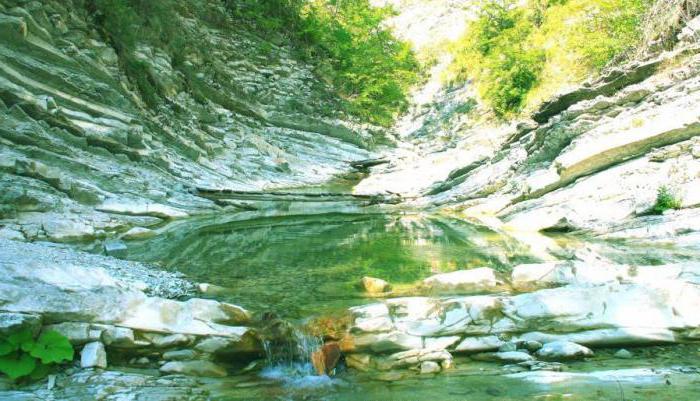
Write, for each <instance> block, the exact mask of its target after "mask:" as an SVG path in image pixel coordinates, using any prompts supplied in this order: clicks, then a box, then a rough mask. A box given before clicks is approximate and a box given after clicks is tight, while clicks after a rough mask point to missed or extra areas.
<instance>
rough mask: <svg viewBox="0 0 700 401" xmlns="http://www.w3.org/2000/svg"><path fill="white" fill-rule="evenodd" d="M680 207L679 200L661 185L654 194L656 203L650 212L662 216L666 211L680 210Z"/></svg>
mask: <svg viewBox="0 0 700 401" xmlns="http://www.w3.org/2000/svg"><path fill="white" fill-rule="evenodd" d="M681 206H682V202H681V200H680V199H679V198H678V197H676V195H674V194H673V192H672V191H671V190H670V189H669V188H668V187H667V186H665V185H662V186H661V187H659V189H658V191H657V193H656V203H655V204H654V206H653V207H652V212H653V213H655V214H662V213H663V212H665V211H666V210H671V209H680V208H681Z"/></svg>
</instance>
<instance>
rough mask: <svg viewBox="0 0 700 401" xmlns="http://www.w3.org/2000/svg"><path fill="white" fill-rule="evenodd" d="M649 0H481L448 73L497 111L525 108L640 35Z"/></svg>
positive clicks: (596, 68) (628, 46)
mask: <svg viewBox="0 0 700 401" xmlns="http://www.w3.org/2000/svg"><path fill="white" fill-rule="evenodd" d="M650 3H651V0H529V1H528V2H527V3H526V4H525V5H522V2H520V1H516V0H487V1H486V2H485V3H484V4H483V7H482V9H481V11H480V14H479V16H478V18H477V19H476V20H475V21H474V22H472V23H471V24H470V25H469V27H468V29H467V32H466V33H465V34H464V36H463V37H462V38H461V39H459V40H458V41H457V42H456V43H455V44H454V45H453V49H452V51H453V54H454V56H455V57H454V62H453V65H452V68H451V70H452V79H456V80H459V81H464V80H466V79H468V78H474V79H475V80H476V85H477V88H478V89H479V93H480V95H481V96H482V98H483V100H484V101H486V103H488V104H489V105H490V106H491V107H492V108H493V110H494V111H495V112H496V114H497V115H499V116H508V115H511V114H515V113H518V112H520V111H522V110H525V111H529V109H532V108H534V107H535V106H536V105H537V104H538V103H541V102H542V101H543V100H546V99H547V98H548V97H551V96H552V95H553V94H555V93H556V92H558V91H560V90H562V88H564V87H566V86H567V85H571V84H575V83H578V82H580V81H582V80H583V79H584V78H586V77H588V76H590V75H591V74H592V73H595V72H597V71H599V70H601V69H602V68H603V67H605V66H606V65H607V64H608V63H609V62H610V61H611V60H613V59H614V58H616V57H619V56H620V55H621V54H625V53H626V52H628V51H630V50H631V49H633V48H634V47H635V46H636V45H638V43H639V42H640V40H641V30H640V28H639V27H640V21H641V19H642V18H643V16H644V14H645V12H646V10H647V9H648V8H649V6H650Z"/></svg>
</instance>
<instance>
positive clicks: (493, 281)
mask: <svg viewBox="0 0 700 401" xmlns="http://www.w3.org/2000/svg"><path fill="white" fill-rule="evenodd" d="M422 284H423V286H425V287H427V288H429V289H431V290H444V291H492V290H496V289H498V288H499V286H501V285H502V284H503V283H502V282H500V281H499V280H498V279H497V278H496V273H495V272H494V271H493V269H490V268H488V267H480V268H477V269H469V270H458V271H455V272H451V273H442V274H436V275H434V276H431V277H428V278H426V279H425V280H423V283H422Z"/></svg>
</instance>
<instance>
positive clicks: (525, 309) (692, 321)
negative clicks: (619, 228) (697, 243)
mask: <svg viewBox="0 0 700 401" xmlns="http://www.w3.org/2000/svg"><path fill="white" fill-rule="evenodd" d="M544 266H545V267H547V269H549V270H547V271H548V272H552V271H553V270H552V269H554V271H556V269H557V268H563V269H568V270H566V271H567V272H568V273H569V274H568V275H567V274H562V275H560V276H557V275H554V276H552V277H558V278H557V279H556V280H547V279H544V280H541V281H543V282H544V283H550V284H554V283H556V285H558V286H559V287H557V288H550V289H540V290H537V291H534V292H530V293H524V294H520V295H477V296H454V297H438V298H429V297H413V298H396V299H389V300H385V301H383V302H380V303H375V304H370V305H366V306H359V307H355V308H351V309H350V312H351V314H352V316H353V323H352V324H351V326H350V329H349V331H348V333H347V335H346V336H345V338H344V339H343V341H342V342H341V346H342V347H343V350H344V351H345V352H346V353H349V354H357V355H367V356H366V357H362V358H360V357H353V358H350V359H349V360H352V361H353V362H351V363H349V364H350V365H352V364H355V365H357V366H362V367H363V368H369V367H377V368H382V367H384V368H387V366H389V367H391V368H393V367H396V366H411V365H412V364H413V365H415V363H414V359H412V358H405V357H404V355H414V354H415V355H431V356H433V355H445V356H444V358H445V359H451V357H450V358H448V357H447V356H446V355H449V354H450V353H460V352H461V353H468V354H471V355H473V357H474V358H475V359H479V360H493V361H502V362H513V363H520V362H528V361H532V360H533V356H531V355H530V354H529V353H530V352H535V357H536V358H541V359H544V360H566V359H576V358H582V357H587V356H591V355H592V352H591V351H590V350H589V349H588V348H586V347H584V346H583V345H588V346H596V347H598V346H616V345H618V346H619V345H641V344H650V343H663V342H668V343H674V342H683V341H688V340H692V339H694V338H696V337H697V332H698V328H700V312H699V311H698V309H697V307H696V306H697V304H698V302H700V291H699V290H698V286H697V280H698V276H697V272H698V271H699V270H698V268H700V265H698V264H687V265H682V266H674V265H669V266H653V267H643V266H641V267H636V268H630V267H628V266H613V267H610V266H608V268H609V269H610V271H608V270H607V269H605V268H601V269H600V271H602V272H605V274H599V275H596V274H595V272H596V271H597V270H596V267H595V266H591V269H592V270H593V272H592V273H588V274H586V273H585V272H584V269H585V266H583V265H579V266H578V268H577V269H576V270H575V271H574V273H572V271H571V270H570V268H571V266H570V265H568V264H566V263H563V264H554V265H544ZM542 269H543V267H542V266H540V265H528V266H524V267H522V268H520V269H517V268H516V269H515V271H514V273H513V276H514V277H518V278H519V280H520V281H519V283H520V285H527V286H530V287H532V286H535V285H541V284H542V283H539V282H538V283H537V284H535V283H533V282H532V281H528V280H525V279H524V277H525V276H526V275H525V274H523V271H524V270H525V271H529V270H535V271H537V272H538V274H535V275H533V277H535V276H538V275H539V271H540V270H542ZM534 280H535V279H534V278H533V281H534ZM540 288H541V287H540ZM581 344H583V345H581ZM488 351H492V352H488ZM495 351H498V352H495ZM485 352H486V353H485ZM363 358H365V359H366V360H365V359H363ZM367 358H368V359H367ZM436 358H437V357H436ZM394 360H401V361H403V362H402V364H398V365H397V364H391V363H388V362H387V361H394ZM363 361H364V362H363ZM417 361H422V359H421V357H420V356H419V357H418V359H417ZM416 363H417V362H416ZM532 366H535V365H532Z"/></svg>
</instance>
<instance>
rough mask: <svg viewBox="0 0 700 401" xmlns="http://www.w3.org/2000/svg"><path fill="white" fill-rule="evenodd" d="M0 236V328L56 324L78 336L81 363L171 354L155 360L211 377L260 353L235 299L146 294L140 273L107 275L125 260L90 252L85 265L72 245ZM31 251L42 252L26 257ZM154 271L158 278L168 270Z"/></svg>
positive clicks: (52, 326) (75, 340) (166, 369)
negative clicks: (69, 247) (47, 244)
mask: <svg viewBox="0 0 700 401" xmlns="http://www.w3.org/2000/svg"><path fill="white" fill-rule="evenodd" d="M0 241H4V242H3V246H2V247H1V250H0V253H1V254H2V257H0V275H2V277H3V280H2V281H0V330H2V331H3V332H7V333H10V332H16V331H19V330H23V329H24V328H30V329H31V330H33V331H35V332H38V331H39V330H40V329H41V330H45V331H46V330H54V331H57V332H59V333H61V334H63V335H65V336H66V337H68V339H69V340H70V341H71V343H72V344H73V345H74V346H76V347H80V346H82V345H83V344H85V345H84V346H83V348H82V351H81V354H80V355H81V357H80V358H81V366H82V367H84V368H91V367H99V368H105V367H107V361H108V360H110V361H112V360H114V361H117V363H120V361H128V360H129V359H130V358H131V359H133V360H135V361H136V363H137V364H149V363H150V361H151V359H149V358H146V359H144V357H143V355H148V356H149V357H150V358H154V359H155V360H158V359H162V360H168V361H172V362H167V363H166V364H165V365H163V367H162V368H161V369H162V371H163V372H166V373H184V374H193V375H200V376H216V377H219V376H225V375H226V374H227V373H226V372H227V371H226V368H225V366H226V364H227V363H229V362H232V361H238V362H240V361H245V360H248V359H250V358H254V357H258V356H259V355H261V353H262V344H261V340H260V338H259V337H258V335H257V333H256V332H255V330H253V329H252V328H250V327H249V325H250V324H251V317H250V313H249V312H248V311H246V310H245V309H243V308H241V307H239V306H236V305H232V304H226V303H221V302H217V301H214V300H205V299H198V298H191V299H189V300H187V301H175V300H170V299H166V298H162V297H156V296H149V295H147V294H145V293H144V292H143V291H142V290H141V289H140V288H142V287H143V281H134V282H130V281H123V280H121V278H117V277H115V272H119V269H116V268H115V266H112V265H113V264H116V265H117V266H119V265H120V264H122V263H125V262H122V261H119V260H116V259H109V258H105V257H100V256H91V257H89V258H88V260H94V261H97V262H98V263H96V264H94V265H92V266H90V265H87V266H89V267H85V266H86V264H84V263H83V262H84V261H85V260H83V259H81V255H82V254H78V253H76V252H73V251H67V250H60V251H59V250H55V252H54V253H53V254H52V253H51V252H50V251H49V250H48V249H44V247H43V246H41V245H35V244H24V243H16V242H13V241H6V240H0ZM49 249H51V248H49ZM34 254H36V255H43V258H42V257H39V256H37V257H36V258H32V259H27V257H28V256H29V257H33V255H34ZM57 256H58V257H57ZM27 261H29V263H27ZM102 265H107V266H111V268H109V269H108V268H104V267H102ZM129 266H134V270H133V271H132V272H131V274H136V273H138V272H139V271H141V270H147V268H146V267H145V266H139V265H138V264H136V263H131V264H129ZM158 279H159V280H160V281H161V284H164V282H165V281H167V280H168V279H169V277H168V275H164V276H162V277H159V278H158ZM173 279H174V278H173ZM174 280H175V281H176V282H177V281H178V280H180V279H174ZM180 281H181V280H180ZM137 283H138V285H136V284H137ZM190 285H191V284H190ZM166 287H167V286H166ZM42 324H43V327H41V326H42ZM186 347H193V349H188V348H186ZM208 359H216V360H217V363H216V364H215V363H213V362H207V360H208ZM139 361H141V362H139ZM110 363H111V362H110ZM121 363H124V362H121ZM219 363H221V364H222V365H219ZM222 366H223V367H222Z"/></svg>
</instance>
